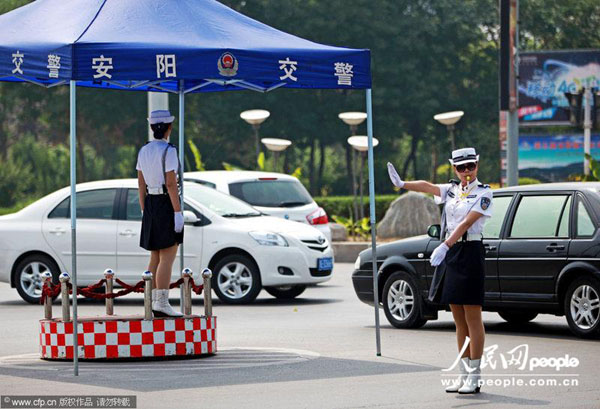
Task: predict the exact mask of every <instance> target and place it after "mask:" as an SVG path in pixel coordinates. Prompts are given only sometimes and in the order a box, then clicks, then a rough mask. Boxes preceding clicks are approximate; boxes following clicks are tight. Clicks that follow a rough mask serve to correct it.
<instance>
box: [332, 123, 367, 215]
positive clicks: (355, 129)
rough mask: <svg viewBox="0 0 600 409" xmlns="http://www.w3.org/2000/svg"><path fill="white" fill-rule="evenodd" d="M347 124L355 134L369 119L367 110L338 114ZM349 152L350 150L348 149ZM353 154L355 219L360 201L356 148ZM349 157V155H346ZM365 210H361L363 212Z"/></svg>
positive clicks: (352, 174) (352, 175)
mask: <svg viewBox="0 0 600 409" xmlns="http://www.w3.org/2000/svg"><path fill="white" fill-rule="evenodd" d="M338 118H340V119H341V120H342V121H343V122H344V123H345V124H346V125H348V126H349V127H350V135H351V136H355V135H356V131H357V130H358V125H360V124H362V123H363V122H364V120H365V119H367V114H366V113H365V112H342V113H341V114H339V115H338ZM346 152H348V151H346ZM350 154H351V155H352V157H351V160H350V174H351V178H352V196H353V200H352V202H353V205H354V219H355V220H356V219H358V216H359V212H358V203H357V194H356V170H355V168H356V155H355V153H354V150H352V152H350ZM346 157H347V156H346ZM362 213H363V210H361V214H362Z"/></svg>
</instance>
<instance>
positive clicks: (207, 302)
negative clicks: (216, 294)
mask: <svg viewBox="0 0 600 409" xmlns="http://www.w3.org/2000/svg"><path fill="white" fill-rule="evenodd" d="M211 278H212V271H210V269H208V268H205V269H204V270H202V279H203V280H204V288H203V289H204V315H205V316H206V317H210V316H212V291H211V287H210V281H211Z"/></svg>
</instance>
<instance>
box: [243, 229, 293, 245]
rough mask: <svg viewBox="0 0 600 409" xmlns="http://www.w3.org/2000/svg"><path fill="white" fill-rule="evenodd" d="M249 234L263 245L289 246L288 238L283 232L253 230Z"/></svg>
mask: <svg viewBox="0 0 600 409" xmlns="http://www.w3.org/2000/svg"><path fill="white" fill-rule="evenodd" d="M248 234H249V235H250V237H252V238H253V239H254V240H256V242H257V243H258V244H260V245H261V246H281V247H288V246H289V245H288V242H287V240H286V239H285V238H284V237H283V236H282V235H281V234H277V233H273V232H269V231H251V232H250V233H248Z"/></svg>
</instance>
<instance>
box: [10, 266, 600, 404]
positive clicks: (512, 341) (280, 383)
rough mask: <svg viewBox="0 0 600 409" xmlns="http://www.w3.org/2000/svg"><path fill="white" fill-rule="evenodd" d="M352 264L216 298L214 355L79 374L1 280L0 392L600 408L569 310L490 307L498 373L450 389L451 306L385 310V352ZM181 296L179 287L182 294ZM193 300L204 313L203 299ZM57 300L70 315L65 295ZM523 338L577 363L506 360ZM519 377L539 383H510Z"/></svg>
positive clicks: (596, 383)
mask: <svg viewBox="0 0 600 409" xmlns="http://www.w3.org/2000/svg"><path fill="white" fill-rule="evenodd" d="M351 272H352V265H350V264H337V265H336V267H335V271H334V277H333V279H332V280H331V281H329V282H328V283H325V284H322V285H319V286H317V287H312V288H309V289H308V290H307V291H306V292H305V293H304V294H303V295H302V296H301V297H300V298H298V299H296V300H294V301H290V302H281V301H278V300H276V299H274V298H272V297H271V296H269V295H268V294H266V293H265V292H263V293H261V295H260V296H259V298H258V299H257V301H256V302H255V303H254V304H252V305H246V306H227V305H221V304H220V303H219V302H218V300H217V299H216V298H215V305H214V313H215V315H217V316H218V335H217V341H218V348H219V352H218V353H217V354H216V355H215V356H213V357H208V358H202V359H194V360H171V361H151V362H121V363H110V362H109V363H90V362H82V363H81V365H80V376H78V377H74V376H73V371H72V365H71V364H70V363H56V362H47V361H42V360H40V359H39V358H38V339H39V338H38V326H37V320H39V319H40V318H42V315H43V310H42V307H41V306H35V305H28V304H25V303H24V302H22V301H21V299H20V298H19V296H18V295H17V293H16V291H15V290H14V289H11V288H9V286H8V285H6V284H0V300H1V301H0V395H30V394H40V395H113V394H116V395H135V396H137V407H139V408H260V409H265V408H384V409H385V408H458V407H465V406H468V407H477V406H482V407H489V408H494V409H495V408H512V407H519V406H535V407H543V408H559V407H560V408H600V393H599V392H598V390H600V380H599V378H598V376H597V371H598V362H599V357H598V356H599V354H598V352H599V351H600V349H599V346H600V344H599V341H588V340H581V339H578V338H575V337H574V336H572V335H571V334H570V332H569V329H568V327H567V324H566V321H565V319H564V317H554V316H549V315H544V316H538V318H536V319H535V320H534V321H533V322H532V323H530V324H528V325H526V326H524V327H520V328H515V327H511V326H510V325H508V324H507V323H505V322H504V321H503V320H502V319H501V318H500V317H499V316H498V315H497V314H495V313H485V314H484V322H485V327H486V346H488V347H494V345H496V346H497V348H496V349H495V350H494V352H492V353H491V354H490V358H491V359H490V366H488V367H487V368H483V370H482V373H483V374H484V379H486V380H487V381H488V382H490V383H491V384H490V385H484V386H483V387H482V392H481V393H480V394H478V395H456V394H447V393H445V392H444V386H443V385H442V381H444V380H448V379H453V377H452V378H451V377H450V376H449V375H448V372H446V371H442V370H443V369H444V368H448V367H450V366H451V365H452V363H453V362H454V360H455V358H456V355H457V350H456V346H455V338H454V324H453V322H452V319H451V315H450V313H447V312H441V313H440V318H439V320H437V321H430V322H428V323H427V324H426V325H425V326H424V327H423V328H421V329H418V330H397V329H394V328H392V327H391V326H390V325H389V324H388V323H387V321H386V319H385V316H384V314H383V311H381V323H382V328H381V340H382V356H381V357H377V356H376V354H375V329H374V313H373V308H372V307H369V306H367V305H365V304H362V303H361V302H359V301H358V300H357V298H356V296H355V295H354V290H353V289H352V283H351V278H350V275H351ZM177 295H178V292H177V291H173V292H172V293H171V296H172V299H171V302H172V303H175V302H176V297H177ZM79 306H80V308H79V314H80V315H81V316H83V315H101V314H102V313H103V308H104V307H103V304H102V303H100V302H97V301H90V300H82V301H80V303H79ZM194 308H195V312H196V313H201V311H202V305H201V300H200V299H199V298H198V299H197V300H195V302H194ZM54 311H55V314H60V305H59V304H55V306H54ZM115 312H116V313H117V314H123V315H126V314H141V313H142V312H143V302H142V299H141V297H140V296H130V297H128V298H126V299H118V300H117V301H116V303H115ZM523 344H526V345H527V356H526V357H524V356H521V358H522V359H521V361H520V362H521V363H523V362H524V363H525V364H526V365H527V366H528V365H531V364H532V362H538V363H539V362H541V361H540V358H561V357H562V358H564V357H565V355H569V357H570V358H572V357H575V358H577V360H578V365H577V366H574V367H569V368H561V369H560V370H556V369H555V368H554V367H537V368H535V369H533V370H530V369H529V367H527V368H525V369H518V368H517V364H515V363H512V364H511V363H510V361H507V366H506V367H505V368H504V367H503V361H502V356H504V357H505V358H509V357H510V356H512V357H516V356H517V353H518V352H519V351H520V352H523V351H524V350H525V347H523V346H521V347H520V348H519V349H518V350H516V351H514V352H513V353H511V352H510V351H511V350H512V349H513V348H515V347H518V346H520V345H523ZM501 355H502V356H501ZM555 361H556V360H550V361H548V362H550V363H553V362H555ZM571 361H572V360H571ZM492 362H495V364H496V367H495V368H492V367H491V363H492ZM518 379H521V381H522V382H536V383H538V384H537V385H530V384H527V385H522V386H519V385H516V384H512V383H513V382H518ZM566 380H568V382H571V383H574V382H576V384H575V385H573V384H571V385H569V386H567V385H566V384H565V382H566ZM552 382H554V383H556V384H554V385H551V384H550V383H552ZM503 383H506V385H502V384H503ZM539 383H545V384H544V385H539Z"/></svg>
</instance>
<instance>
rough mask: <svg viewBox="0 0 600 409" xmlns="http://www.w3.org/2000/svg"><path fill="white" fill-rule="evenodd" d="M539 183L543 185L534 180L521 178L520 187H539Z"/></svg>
mask: <svg viewBox="0 0 600 409" xmlns="http://www.w3.org/2000/svg"><path fill="white" fill-rule="evenodd" d="M538 183H542V182H540V181H539V180H537V179H534V178H519V186H523V185H537V184H538Z"/></svg>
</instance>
